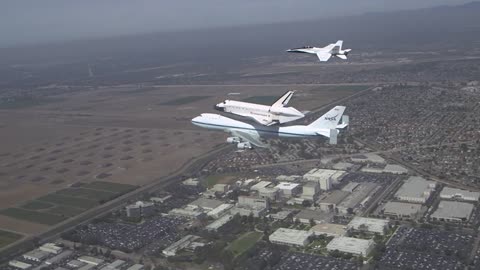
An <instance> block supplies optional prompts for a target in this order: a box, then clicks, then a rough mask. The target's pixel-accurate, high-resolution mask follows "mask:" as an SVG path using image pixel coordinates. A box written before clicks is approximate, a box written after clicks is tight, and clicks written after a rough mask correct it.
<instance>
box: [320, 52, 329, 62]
mask: <svg viewBox="0 0 480 270" xmlns="http://www.w3.org/2000/svg"><path fill="white" fill-rule="evenodd" d="M317 56H318V59H319V60H320V61H321V62H326V61H328V59H330V57H331V56H332V55H331V54H330V53H327V52H319V53H317Z"/></svg>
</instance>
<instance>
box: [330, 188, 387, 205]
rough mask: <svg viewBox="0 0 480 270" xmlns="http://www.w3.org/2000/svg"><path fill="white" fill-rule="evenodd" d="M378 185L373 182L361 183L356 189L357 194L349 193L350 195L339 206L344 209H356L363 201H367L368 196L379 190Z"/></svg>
mask: <svg viewBox="0 0 480 270" xmlns="http://www.w3.org/2000/svg"><path fill="white" fill-rule="evenodd" d="M377 187H378V185H377V184H375V183H372V182H363V183H360V184H359V185H358V186H357V187H356V188H355V192H352V193H349V195H348V196H347V197H346V198H345V199H344V200H343V201H342V202H341V203H340V204H339V205H338V207H342V208H355V207H356V206H358V205H359V204H360V203H361V202H362V201H363V200H365V198H366V197H368V195H369V194H370V193H371V192H372V191H374V190H375V188H377Z"/></svg>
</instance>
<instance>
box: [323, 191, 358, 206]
mask: <svg viewBox="0 0 480 270" xmlns="http://www.w3.org/2000/svg"><path fill="white" fill-rule="evenodd" d="M348 195H350V192H347V191H342V190H334V191H332V192H329V193H327V194H326V195H323V196H322V197H321V198H320V200H319V203H330V204H339V203H341V202H342V201H343V199H345V198H346V197H347V196H348Z"/></svg>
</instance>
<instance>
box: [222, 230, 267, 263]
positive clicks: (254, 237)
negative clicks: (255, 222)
mask: <svg viewBox="0 0 480 270" xmlns="http://www.w3.org/2000/svg"><path fill="white" fill-rule="evenodd" d="M262 235H263V233H261V232H247V233H245V234H243V235H242V236H240V237H239V238H237V240H235V241H233V242H232V243H230V245H228V246H227V247H226V249H227V250H229V251H231V252H232V253H233V255H234V256H235V257H238V256H240V255H242V254H243V253H244V252H245V251H247V250H249V249H250V248H252V247H253V246H254V245H255V243H257V241H258V240H260V238H261V237H262Z"/></svg>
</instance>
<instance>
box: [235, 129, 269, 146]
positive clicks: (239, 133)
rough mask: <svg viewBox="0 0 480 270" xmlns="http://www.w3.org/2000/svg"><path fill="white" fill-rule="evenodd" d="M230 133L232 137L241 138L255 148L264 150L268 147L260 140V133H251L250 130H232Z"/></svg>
mask: <svg viewBox="0 0 480 270" xmlns="http://www.w3.org/2000/svg"><path fill="white" fill-rule="evenodd" d="M230 133H231V134H232V136H235V137H239V138H241V139H242V140H244V141H246V142H249V143H251V144H253V145H255V146H258V147H262V148H265V147H268V145H267V144H265V143H263V142H262V141H261V140H260V136H258V133H256V132H249V131H248V130H238V129H234V130H230Z"/></svg>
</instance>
